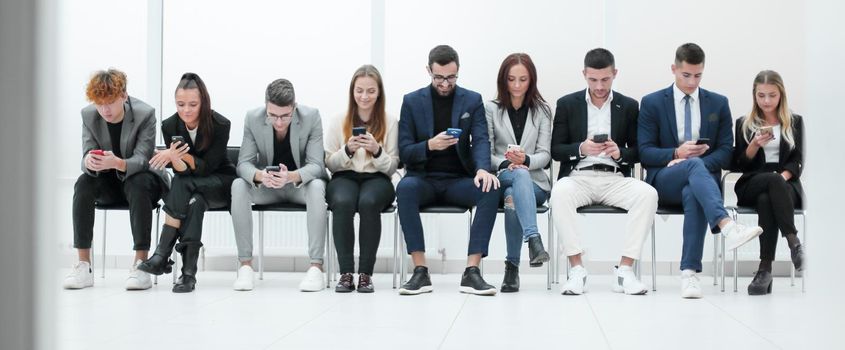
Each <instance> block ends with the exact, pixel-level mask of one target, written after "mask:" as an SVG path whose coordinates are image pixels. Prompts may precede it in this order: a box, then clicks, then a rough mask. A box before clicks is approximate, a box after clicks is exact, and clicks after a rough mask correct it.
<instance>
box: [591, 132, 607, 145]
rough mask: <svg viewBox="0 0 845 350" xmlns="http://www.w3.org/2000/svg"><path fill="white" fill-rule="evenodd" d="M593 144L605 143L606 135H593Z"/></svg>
mask: <svg viewBox="0 0 845 350" xmlns="http://www.w3.org/2000/svg"><path fill="white" fill-rule="evenodd" d="M593 142H595V143H605V142H607V134H595V135H593Z"/></svg>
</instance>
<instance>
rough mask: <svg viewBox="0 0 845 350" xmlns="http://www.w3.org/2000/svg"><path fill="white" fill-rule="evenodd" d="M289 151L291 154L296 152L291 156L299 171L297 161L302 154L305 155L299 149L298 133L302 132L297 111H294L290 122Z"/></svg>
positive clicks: (300, 118) (300, 120) (299, 166)
mask: <svg viewBox="0 0 845 350" xmlns="http://www.w3.org/2000/svg"><path fill="white" fill-rule="evenodd" d="M289 128H290V137H289V139H290V140H286V141H290V151H291V153H293V152H296V153H294V154H293V162H294V163H296V168H297V169H299V168H301V167H302V165H301V164H299V159H300V158H301V157H302V154H303V153H305V150H304V149H300V148H299V132H300V130H302V116H301V115H300V114H299V109H297V110H296V111H294V113H293V120H292V121H291V122H290V126H289Z"/></svg>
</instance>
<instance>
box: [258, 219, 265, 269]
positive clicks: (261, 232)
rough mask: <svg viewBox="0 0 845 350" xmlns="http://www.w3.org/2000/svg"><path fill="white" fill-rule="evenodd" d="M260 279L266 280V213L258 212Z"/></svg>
mask: <svg viewBox="0 0 845 350" xmlns="http://www.w3.org/2000/svg"><path fill="white" fill-rule="evenodd" d="M258 279H259V280H262V281H263V280H264V212H263V211H259V212H258Z"/></svg>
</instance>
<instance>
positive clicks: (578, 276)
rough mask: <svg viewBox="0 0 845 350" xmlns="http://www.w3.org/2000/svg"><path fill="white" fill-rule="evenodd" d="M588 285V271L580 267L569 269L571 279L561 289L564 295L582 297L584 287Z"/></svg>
mask: <svg viewBox="0 0 845 350" xmlns="http://www.w3.org/2000/svg"><path fill="white" fill-rule="evenodd" d="M586 284H587V269H585V268H584V266H581V265H578V266H575V267H573V268H571V269H569V279H567V280H566V283H565V284H564V285H563V286H562V287H560V290H561V293H560V294H563V295H581V294H584V285H586Z"/></svg>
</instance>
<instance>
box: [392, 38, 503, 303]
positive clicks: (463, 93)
mask: <svg viewBox="0 0 845 350" xmlns="http://www.w3.org/2000/svg"><path fill="white" fill-rule="evenodd" d="M458 66H459V62H458V53H457V52H455V50H454V49H453V48H451V47H450V46H447V45H439V46H437V47H435V48H433V49H432V50H431V52H429V55H428V66H427V67H426V69H427V70H428V74H429V75H430V76H431V84H430V85H428V86H426V87H424V88H422V89H419V90H417V91H414V92H411V93H409V94H407V95H405V97H404V98H403V100H402V110H401V112H400V116H399V159H400V160H401V161H402V162H403V163H405V168H406V170H407V174H406V175H405V177H404V178H403V179H402V181H400V182H399V185H398V186H396V202H397V205H398V207H399V219H400V222H401V224H402V231H403V232H404V233H405V243H406V244H407V246H408V253H409V254H411V259H413V262H414V274H413V275H412V276H411V278H410V279H409V280H408V282H407V283H405V284H403V285H402V287H401V288H400V289H399V293H400V294H405V295H415V294H420V293H425V292H431V291H432V286H431V279H430V278H429V274H428V268H427V267H426V266H425V240H424V237H423V228H422V221H421V220H420V208H421V207H424V206H427V205H432V204H436V203H437V204H450V205H458V206H462V207H473V206H476V210H475V218H474V219H473V221H472V227H471V228H470V234H469V235H470V239H469V248H468V249H467V250H468V251H467V268H466V270H465V271H464V274H463V277H462V278H461V287H460V291H461V292H464V293H472V294H483V295H492V294H496V288H495V287H493V286H491V285H489V284H488V283H487V282H485V281H484V279H483V278H482V277H481V272H480V270H479V269H478V265H479V263H480V262H481V258H483V257H484V256H486V255H487V247H488V244H489V243H490V234H491V233H492V231H493V224H494V223H495V222H496V210H497V208H498V205H499V191H498V187H499V180H498V179H497V178H496V175H494V174H491V173H490V172H489V170H490V140H489V138H488V137H487V118H486V117H485V115H484V106H483V104H482V102H481V95H479V94H478V93H477V92H474V91H470V90H467V89H464V88H461V87H458V86H457V85H456V84H455V83H456V81H457V80H458Z"/></svg>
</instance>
